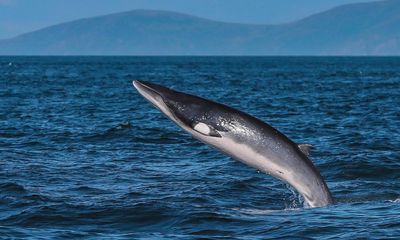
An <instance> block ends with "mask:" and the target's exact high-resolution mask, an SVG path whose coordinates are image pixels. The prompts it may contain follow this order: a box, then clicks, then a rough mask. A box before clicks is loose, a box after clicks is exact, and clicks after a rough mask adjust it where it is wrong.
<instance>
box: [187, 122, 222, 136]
mask: <svg viewBox="0 0 400 240" xmlns="http://www.w3.org/2000/svg"><path fill="white" fill-rule="evenodd" d="M193 129H194V130H195V131H196V132H198V133H201V134H203V135H206V136H209V137H221V135H220V134H219V133H218V132H217V130H215V129H214V128H213V127H212V126H210V125H208V124H205V123H202V122H198V123H196V124H194V125H193Z"/></svg>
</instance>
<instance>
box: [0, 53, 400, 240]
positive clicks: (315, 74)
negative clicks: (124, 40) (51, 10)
mask: <svg viewBox="0 0 400 240" xmlns="http://www.w3.org/2000/svg"><path fill="white" fill-rule="evenodd" d="M134 79H142V80H146V81H151V82H154V83H159V84H162V85H164V86H168V87H171V88H173V89H175V90H179V91H183V92H187V93H191V94H195V95H198V96H202V97H205V98H208V99H212V100H215V101H217V102H221V103H224V104H227V105H230V106H232V107H235V108H237V109H240V110H242V111H245V112H247V113H249V114H251V115H254V116H256V117H258V118H260V119H262V120H264V121H265V122H267V123H269V124H271V125H272V126H274V127H275V128H277V129H278V130H280V131H281V132H283V133H284V134H286V135H287V136H288V137H290V138H291V139H292V140H293V141H295V142H298V143H310V144H313V145H314V146H315V149H314V150H313V152H312V153H311V159H312V160H313V162H314V163H315V165H316V166H317V168H318V169H319V170H320V172H321V174H322V175H323V176H324V178H325V179H326V182H327V185H328V186H329V188H330V190H331V192H332V194H333V196H334V198H335V199H336V201H337V203H336V204H334V205H331V206H328V207H323V208H314V209H310V208H304V207H303V201H302V199H301V197H300V196H299V195H298V193H296V192H295V191H294V190H293V189H291V188H290V187H289V186H288V185H286V184H285V183H283V182H281V181H279V180H277V179H275V178H273V177H271V176H268V175H266V174H263V173H260V172H258V171H256V170H255V169H252V168H250V167H248V166H246V165H244V164H242V163H240V162H237V161H235V160H233V159H231V158H230V157H227V156H225V155H224V154H222V153H220V152H219V151H217V150H215V149H213V148H211V147H209V146H207V145H204V144H202V143H201V142H199V141H197V140H195V139H193V138H192V137H190V136H189V135H188V134H187V133H185V132H183V131H182V130H181V129H180V128H178V127H177V126H176V125H174V124H173V123H172V122H171V121H170V120H168V119H167V118H166V117H164V115H163V114H161V113H160V112H159V111H158V110H157V109H156V108H154V107H153V106H152V105H151V104H149V103H148V102H147V101H146V100H145V99H143V98H142V97H141V96H140V95H139V94H138V93H137V91H136V90H135V89H134V88H133V87H132V80H134ZM399 147H400V58H373V57H0V238H15V239H19V238H24V239H25V238H32V239H56V238H57V239H62V238H68V239H79V238H82V239H86V238H92V239H102V238H104V239H110V238H114V239H200V238H202V239H270V238H299V239H303V238H308V239H338V238H344V239H363V238H364V239H365V238H380V239H390V238H392V239H399V238H400V148H399Z"/></svg>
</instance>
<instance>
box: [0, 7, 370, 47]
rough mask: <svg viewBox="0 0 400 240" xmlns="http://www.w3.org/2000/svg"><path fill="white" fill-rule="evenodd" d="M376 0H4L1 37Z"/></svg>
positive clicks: (237, 17)
mask: <svg viewBox="0 0 400 240" xmlns="http://www.w3.org/2000/svg"><path fill="white" fill-rule="evenodd" d="M371 1H375V0H0V39H2V38H9V37H13V36H16V35H18V34H21V33H24V32H29V31H33V30H37V29H39V28H42V27H46V26H49V25H53V24H56V23H61V22H65V21H71V20H75V19H79V18H84V17H93V16H98V15H104V14H109V13H115V12H121V11H128V10H133V9H159V10H171V11H177V12H183V13H188V14H193V15H197V16H200V17H205V18H209V19H214V20H221V21H227V22H240V23H269V24H275V23H283V22H290V21H294V20H297V19H300V18H303V17H305V16H308V15H311V14H314V13H317V12H321V11H324V10H327V9H330V8H332V7H335V6H339V5H343V4H348V3H355V2H371Z"/></svg>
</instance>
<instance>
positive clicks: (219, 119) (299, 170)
mask: <svg viewBox="0 0 400 240" xmlns="http://www.w3.org/2000/svg"><path fill="white" fill-rule="evenodd" d="M133 85H134V87H135V88H136V89H137V90H138V91H139V93H140V94H141V95H142V96H143V97H144V98H145V99H147V100H148V101H149V102H151V103H152V104H153V105H154V106H155V107H157V108H158V109H159V110H161V112H163V113H164V114H165V115H166V116H167V117H168V118H169V119H171V120H172V121H173V122H175V123H176V124H177V125H178V126H179V127H181V128H183V129H184V130H185V131H187V132H188V133H190V134H191V135H192V136H193V137H195V138H196V139H198V140H200V141H202V142H204V143H206V144H209V145H211V146H213V147H215V148H217V149H219V150H221V151H222V152H224V153H226V154H227V155H229V156H231V157H233V158H234V159H237V160H239V161H241V162H243V163H245V164H247V165H249V166H251V167H254V168H256V169H258V170H259V171H262V172H264V173H267V174H270V175H272V176H274V177H276V178H278V179H280V180H282V181H284V182H286V183H288V184H290V185H291V186H292V187H293V188H295V189H296V190H297V191H298V192H299V193H300V194H301V195H302V196H303V198H304V201H305V205H306V206H308V207H323V206H326V205H329V204H332V203H333V198H332V195H331V193H330V191H329V189H328V187H327V185H326V183H325V181H324V179H323V177H322V176H321V174H320V173H319V171H318V170H317V168H316V167H315V166H314V164H313V163H312V162H311V160H310V159H309V157H308V151H309V148H310V145H308V144H302V145H297V144H295V143H294V142H293V141H292V140H290V139H289V138H288V137H286V136H285V135H284V134H283V133H281V132H279V131H278V130H276V129H275V128H273V127H271V126H270V125H268V124H267V123H264V122H263V121H261V120H259V119H257V118H255V117H253V116H251V115H249V114H247V113H244V112H242V111H239V110H236V109H234V108H231V107H229V106H226V105H223V104H220V103H217V102H213V101H210V100H207V99H204V98H201V97H197V96H193V95H190V94H186V93H182V92H178V91H174V90H172V89H169V88H166V87H163V86H160V85H157V84H154V83H149V82H144V81H133Z"/></svg>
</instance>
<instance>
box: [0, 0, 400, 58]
mask: <svg viewBox="0 0 400 240" xmlns="http://www.w3.org/2000/svg"><path fill="white" fill-rule="evenodd" d="M0 55H400V0H387V1H378V2H372V3H371V2H370V3H359V4H350V5H344V6H341V7H337V8H334V9H332V10H329V11H326V12H323V13H319V14H316V15H313V16H310V17H308V18H305V19H302V20H300V21H297V22H293V23H289V24H282V25H251V24H236V23H224V22H218V21H212V20H207V19H203V18H199V17H194V16H190V15H186V14H180V13H174V12H166V11H152V10H134V11H130V12H123V13H117V14H111V15H106V16H100V17H94V18H87V19H80V20H76V21H72V22H67V23H63V24H58V25H54V26H51V27H47V28H43V29H40V30H38V31H34V32H30V33H26V34H22V35H19V36H17V37H15V38H11V39H7V40H1V41H0Z"/></svg>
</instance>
